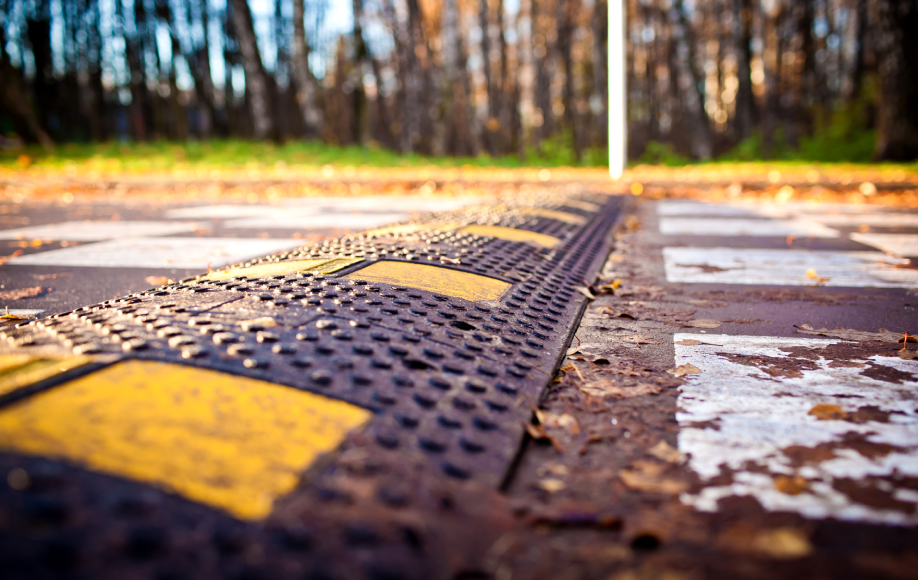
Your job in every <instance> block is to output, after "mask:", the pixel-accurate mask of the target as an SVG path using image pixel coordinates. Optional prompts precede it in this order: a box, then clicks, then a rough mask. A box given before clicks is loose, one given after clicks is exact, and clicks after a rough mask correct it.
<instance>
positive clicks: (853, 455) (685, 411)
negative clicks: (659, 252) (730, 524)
mask: <svg viewBox="0 0 918 580" xmlns="http://www.w3.org/2000/svg"><path fill="white" fill-rule="evenodd" d="M673 340H674V342H675V350H676V360H675V363H676V365H677V366H678V365H683V364H690V365H694V366H696V367H698V368H699V369H701V371H702V372H701V373H700V374H697V375H690V376H688V377H687V380H686V383H685V384H684V385H683V386H682V387H681V388H680V390H681V394H680V396H679V412H678V413H677V414H676V419H677V421H678V422H679V425H680V432H679V438H678V441H679V451H681V452H682V453H685V454H686V455H688V457H689V466H690V467H691V469H693V470H694V471H695V472H696V473H697V474H698V476H699V477H700V478H701V479H702V481H704V482H706V483H705V485H704V486H703V487H702V488H701V490H700V491H698V493H686V494H683V495H682V496H681V499H682V501H683V502H684V503H686V504H689V505H692V506H694V507H695V508H697V509H699V510H702V511H717V509H718V505H717V504H718V501H719V500H721V499H723V498H726V497H731V496H751V497H753V498H755V499H756V500H758V502H759V503H760V504H761V505H762V506H763V507H764V508H765V509H767V510H769V511H789V512H796V513H799V514H801V515H803V516H806V517H809V518H828V517H834V518H839V519H844V520H856V521H870V522H882V523H887V524H909V525H912V524H918V503H916V502H918V494H916V491H918V490H915V489H913V488H909V487H906V485H908V484H907V483H906V482H904V481H903V479H904V478H916V477H918V407H916V403H915V391H916V389H918V362H916V361H905V360H902V359H899V358H890V357H881V356H871V357H869V358H866V359H863V360H848V359H846V360H841V361H837V360H833V359H834V357H832V356H830V357H829V358H828V359H826V358H825V357H822V356H821V355H820V356H819V358H817V357H812V359H802V360H801V361H800V362H802V363H805V364H802V365H800V370H799V371H796V372H795V370H794V366H793V364H791V365H787V364H783V365H778V364H776V363H781V361H782V359H785V360H786V359H788V358H790V355H789V353H788V352H787V351H786V350H782V349H789V348H793V347H805V348H807V349H818V350H824V349H825V348H826V347H827V346H828V345H832V344H835V343H840V342H842V341H838V340H831V339H830V340H825V339H813V338H780V337H767V336H728V335H711V334H676V335H675V336H674V337H673ZM683 341H690V342H689V344H691V345H692V346H687V345H684V344H680V343H682V342H683ZM691 341H698V343H703V344H698V343H695V342H691ZM715 345H722V346H715ZM765 357H771V359H770V360H769V359H768V358H765ZM731 358H732V360H731ZM833 362H834V363H835V364H833ZM769 365H775V366H770V367H769ZM842 365H844V366H842ZM868 366H878V367H890V368H893V369H897V370H898V371H901V372H903V373H910V374H911V375H912V380H904V381H900V382H898V383H895V382H887V381H884V380H877V379H874V378H870V377H868V376H865V375H864V374H861V373H862V371H864V369H865V368H867V367H868ZM776 369H777V370H776ZM807 369H808V370H807ZM817 405H827V406H837V407H840V408H841V409H842V410H843V411H844V412H845V413H849V414H854V413H856V412H857V411H858V410H859V409H863V410H865V411H869V413H867V414H865V415H864V416H863V418H864V420H858V421H853V420H842V419H835V420H826V419H820V418H817V416H815V415H813V414H812V411H813V409H814V407H816V406H817ZM823 408H829V409H831V408H833V407H823ZM884 416H885V417H887V418H886V419H885V420H884V419H883V417H884ZM871 417H873V419H870V418H871ZM715 478H717V483H707V482H711V481H712V480H714V479H715ZM782 478H783V481H784V482H789V483H785V485H784V486H782V485H781V480H782ZM847 480H854V481H856V482H859V483H860V484H862V485H863V486H865V489H867V488H875V490H878V491H877V493H878V495H879V496H880V497H882V496H883V495H889V496H892V497H893V498H895V499H897V500H898V501H899V502H902V504H901V505H899V506H898V507H897V508H896V509H894V507H895V506H893V507H886V508H880V507H875V506H874V507H872V506H870V505H865V504H864V503H860V500H859V499H858V498H857V497H851V496H850V495H848V494H847V493H843V492H842V491H841V490H840V489H839V488H842V489H844V487H843V484H844V483H845V481H847ZM725 481H726V482H729V483H725ZM914 481H915V479H912V482H914ZM911 485H912V486H914V483H912V484H911ZM782 489H783V491H781V490H782ZM887 503H890V502H887Z"/></svg>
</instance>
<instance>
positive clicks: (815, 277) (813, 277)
mask: <svg viewBox="0 0 918 580" xmlns="http://www.w3.org/2000/svg"><path fill="white" fill-rule="evenodd" d="M803 277H804V278H806V279H807V280H816V282H817V283H819V284H822V283H824V282H828V281H829V278H823V277H821V276H820V275H819V274H817V273H816V270H814V269H812V268H810V269H809V270H807V271H806V274H804V275H803Z"/></svg>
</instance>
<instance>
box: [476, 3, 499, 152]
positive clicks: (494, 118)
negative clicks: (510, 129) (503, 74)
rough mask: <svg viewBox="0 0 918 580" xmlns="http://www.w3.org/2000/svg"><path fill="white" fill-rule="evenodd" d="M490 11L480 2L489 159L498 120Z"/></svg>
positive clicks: (492, 150)
mask: <svg viewBox="0 0 918 580" xmlns="http://www.w3.org/2000/svg"><path fill="white" fill-rule="evenodd" d="M490 13H491V9H490V7H489V5H488V0H481V5H480V6H479V9H478V26H479V27H480V28H481V66H482V71H483V73H484V81H485V94H486V95H487V99H488V101H487V105H488V107H487V111H488V120H487V122H486V123H485V145H486V147H487V148H488V153H489V154H490V155H491V157H496V156H497V130H498V129H500V120H499V119H498V115H499V113H498V103H497V91H496V87H495V83H494V75H493V74H492V72H491V17H490V16H491V14H490Z"/></svg>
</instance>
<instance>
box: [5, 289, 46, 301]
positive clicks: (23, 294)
mask: <svg viewBox="0 0 918 580" xmlns="http://www.w3.org/2000/svg"><path fill="white" fill-rule="evenodd" d="M50 291H51V289H50V288H43V287H41V286H33V287H32V288H21V289H19V290H7V291H5V292H0V300H20V299H22V298H35V297H36V296H41V295H42V294H44V293H45V292H50Z"/></svg>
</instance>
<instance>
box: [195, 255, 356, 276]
mask: <svg viewBox="0 0 918 580" xmlns="http://www.w3.org/2000/svg"><path fill="white" fill-rule="evenodd" d="M361 261H362V259H361V258H332V259H320V260H287V261H284V262H264V263H260V264H255V265H253V266H247V267H242V268H228V269H226V270H220V271H218V272H211V273H209V274H208V275H207V276H206V279H207V280H228V279H231V278H236V277H243V276H244V277H246V278H264V277H267V276H278V275H284V274H295V273H298V272H309V273H312V274H316V275H325V274H332V273H334V272H337V271H338V270H343V269H344V268H347V267H348V266H352V265H354V264H356V263H358V262H361Z"/></svg>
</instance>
